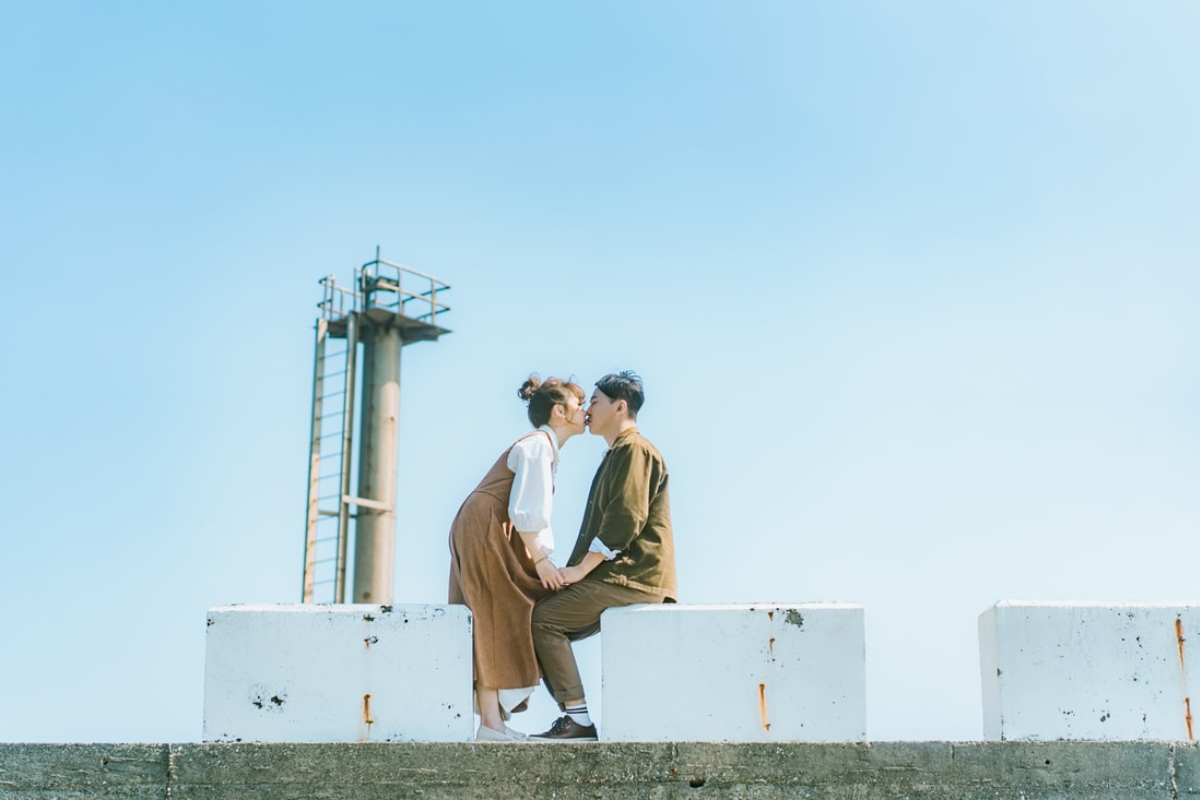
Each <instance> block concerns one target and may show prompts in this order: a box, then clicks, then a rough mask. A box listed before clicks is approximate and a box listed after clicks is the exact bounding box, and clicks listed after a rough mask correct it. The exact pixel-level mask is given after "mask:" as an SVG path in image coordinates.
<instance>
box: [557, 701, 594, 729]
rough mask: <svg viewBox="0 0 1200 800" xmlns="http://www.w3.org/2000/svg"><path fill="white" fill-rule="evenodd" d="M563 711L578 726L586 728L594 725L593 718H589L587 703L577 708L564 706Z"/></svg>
mask: <svg viewBox="0 0 1200 800" xmlns="http://www.w3.org/2000/svg"><path fill="white" fill-rule="evenodd" d="M563 711H566V712H567V716H568V717H570V718H571V719H573V720H575V724H576V725H583V726H585V727H586V726H588V725H591V724H592V718H591V717H589V716H588V711H587V703H583V704H581V705H577V706H563Z"/></svg>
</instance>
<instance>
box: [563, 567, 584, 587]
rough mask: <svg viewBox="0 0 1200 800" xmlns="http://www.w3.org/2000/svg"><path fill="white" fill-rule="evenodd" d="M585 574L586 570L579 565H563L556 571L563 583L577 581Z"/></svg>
mask: <svg viewBox="0 0 1200 800" xmlns="http://www.w3.org/2000/svg"><path fill="white" fill-rule="evenodd" d="M585 575H587V571H585V570H584V569H583V568H581V567H579V566H574V567H563V568H562V569H560V570H559V571H558V576H559V579H560V580H562V582H563V583H564V584H571V583H579V582H580V581H581V580H583V578H584V576H585Z"/></svg>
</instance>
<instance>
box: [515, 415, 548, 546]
mask: <svg viewBox="0 0 1200 800" xmlns="http://www.w3.org/2000/svg"><path fill="white" fill-rule="evenodd" d="M507 463H508V468H509V469H511V470H512V471H513V475H514V478H513V485H512V491H511V492H510V493H509V495H508V518H509V519H510V520H512V524H513V527H515V528H516V529H517V530H518V531H523V532H526V533H536V532H539V531H542V530H544V529H546V528H549V527H550V512H551V510H552V508H553V502H554V448H553V446H552V445H551V444H550V442H548V441H547V440H546V437H544V436H530V437H529V438H527V439H522V440H521V441H519V442H517V443H516V444H515V445H513V448H512V451H511V452H510V453H509V454H508V462H507Z"/></svg>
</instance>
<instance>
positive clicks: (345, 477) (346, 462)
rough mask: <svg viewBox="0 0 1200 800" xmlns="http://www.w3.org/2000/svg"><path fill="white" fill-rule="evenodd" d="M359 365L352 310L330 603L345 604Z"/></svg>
mask: <svg viewBox="0 0 1200 800" xmlns="http://www.w3.org/2000/svg"><path fill="white" fill-rule="evenodd" d="M357 365H358V313H357V312H355V311H351V312H350V315H349V316H348V317H347V318H346V387H345V393H344V394H343V395H342V476H341V486H340V487H339V490H338V491H339V493H340V494H341V498H340V499H339V501H338V533H337V537H338V538H337V578H336V580H335V582H334V589H333V602H335V603H344V602H346V546H347V542H348V541H349V539H350V504H349V503H347V502H346V496H347V495H349V494H350V452H351V450H352V449H353V447H354V388H355V386H354V384H355V371H356V370H355V368H356V367H357Z"/></svg>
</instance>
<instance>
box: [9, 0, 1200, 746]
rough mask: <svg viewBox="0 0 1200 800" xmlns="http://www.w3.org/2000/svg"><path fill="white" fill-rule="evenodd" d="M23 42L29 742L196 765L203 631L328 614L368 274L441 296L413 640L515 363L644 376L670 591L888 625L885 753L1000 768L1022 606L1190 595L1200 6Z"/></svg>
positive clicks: (566, 461) (333, 20)
mask: <svg viewBox="0 0 1200 800" xmlns="http://www.w3.org/2000/svg"><path fill="white" fill-rule="evenodd" d="M0 15H2V23H0V108H2V109H3V117H4V119H5V120H6V122H5V124H4V125H2V126H0V152H2V153H3V154H4V155H3V157H0V265H2V267H3V276H4V279H5V284H6V286H7V292H8V302H7V303H6V306H7V313H6V319H7V320H8V323H9V330H10V332H11V337H10V341H9V346H8V347H7V348H6V351H5V358H4V376H5V377H4V379H3V380H4V391H3V392H0V404H2V410H3V413H4V419H5V420H6V423H7V424H6V425H5V434H4V436H3V443H4V450H5V453H6V457H5V458H4V459H2V460H0V492H3V495H2V497H0V500H2V502H3V508H4V509H5V510H4V513H3V516H2V517H0V520H2V521H0V541H3V543H4V545H5V547H4V560H3V563H4V564H5V567H6V568H5V570H4V574H5V577H4V580H3V581H0V608H2V609H3V613H2V614H0V641H3V642H4V653H5V655H6V657H5V658H3V659H0V740H6V741H23V740H24V741H75V740H95V741H119V740H127V741H128V740H133V741H138V740H141V741H188V740H195V739H198V738H199V736H200V724H201V709H202V705H201V704H202V688H203V654H204V649H203V648H204V624H203V620H204V612H205V610H206V609H207V608H209V607H211V606H214V605H218V604H222V603H232V602H292V601H295V600H296V599H298V592H299V584H300V566H301V556H302V544H303V528H302V524H301V523H302V512H303V505H304V500H305V494H304V493H305V468H306V448H307V417H308V414H309V382H310V380H311V357H312V353H311V346H312V341H311V326H312V322H313V318H314V312H315V309H314V305H315V303H316V302H317V301H318V300H319V297H320V293H319V287H318V285H317V283H316V281H317V279H318V278H319V277H321V276H323V275H326V274H331V273H332V274H336V275H337V276H338V277H339V279H340V280H342V281H349V279H350V277H351V274H352V270H353V268H354V266H356V265H358V264H361V263H363V262H365V261H367V260H369V259H370V258H371V257H372V255H373V253H374V248H375V246H376V245H380V246H381V247H382V251H383V255H384V257H385V258H390V259H391V260H395V261H399V262H401V263H404V264H407V265H410V266H412V267H414V268H416V269H419V270H422V271H425V272H429V273H432V274H434V275H437V276H438V277H440V278H442V279H444V280H446V281H447V282H449V283H450V284H451V285H452V286H453V287H454V288H453V290H452V292H451V293H450V295H449V297H448V299H449V301H450V302H451V305H452V306H453V309H454V310H453V312H452V314H451V315H450V316H449V317H447V320H446V323H447V325H448V326H449V327H450V328H452V329H453V331H454V333H453V334H452V335H451V336H448V337H445V338H444V339H443V340H442V341H440V342H438V343H436V344H418V345H414V346H412V347H408V348H405V351H404V357H403V367H402V376H403V378H402V400H401V409H402V410H401V432H400V447H401V453H402V464H401V470H400V488H399V499H400V506H401V508H400V512H399V520H398V537H399V545H398V553H399V555H398V563H397V591H396V599H397V601H399V602H440V601H441V600H443V599H444V593H445V572H446V570H447V564H448V554H447V551H446V533H447V529H448V527H449V523H450V520H451V518H452V517H453V514H454V512H455V510H456V509H457V507H458V504H459V503H460V502H461V500H462V498H463V497H464V496H465V494H466V493H467V492H468V491H469V490H470V489H471V488H472V487H473V486H474V484H475V482H476V481H477V480H478V479H479V477H480V476H482V474H483V473H484V472H485V471H486V469H487V468H488V467H489V466H490V465H491V463H492V462H493V460H494V459H495V457H496V456H497V455H498V453H499V452H500V451H501V450H503V448H504V447H505V446H507V445H508V443H509V442H510V441H511V440H512V439H514V438H515V437H516V436H518V435H519V434H521V433H522V431H523V430H524V429H525V426H526V423H525V420H524V412H523V408H522V407H521V404H520V403H519V401H518V400H517V398H516V396H515V390H516V388H517V386H518V385H519V384H520V382H521V380H522V379H523V378H524V377H525V375H527V374H528V373H529V372H531V371H537V372H540V373H541V374H542V375H543V376H546V375H569V374H574V375H576V376H578V377H579V378H580V380H581V381H583V382H585V383H586V384H588V385H590V383H591V382H592V381H594V380H595V379H596V378H597V377H599V376H600V375H602V374H604V373H605V372H608V371H611V370H614V369H626V368H632V369H636V370H637V371H639V372H640V373H641V374H642V376H643V377H644V378H645V381H646V388H647V396H648V400H647V404H646V407H645V409H644V411H643V413H642V429H643V431H644V432H645V433H646V434H647V435H648V436H649V437H650V438H651V440H653V441H654V442H655V443H656V444H657V445H658V447H659V448H660V449H661V451H662V452H663V454H664V455H665V457H666V459H667V463H668V465H669V467H670V469H671V472H672V493H673V497H672V501H673V508H674V516H675V528H676V532H677V536H678V552H679V569H680V590H681V594H682V599H683V600H684V601H692V602H710V603H711V602H762V601H781V602H787V601H791V602H796V601H808V600H847V601H854V602H858V603H861V604H863V605H864V606H865V607H866V610H867V637H868V638H867V652H868V667H867V669H868V675H867V678H868V714H869V720H868V734H869V737H870V738H872V739H970V738H978V737H979V736H980V735H981V723H980V710H979V702H980V701H979V677H978V653H977V641H976V629H975V625H976V618H977V616H978V614H979V613H981V612H982V611H983V610H984V609H985V608H986V607H988V606H989V605H990V604H991V603H993V602H995V601H996V600H998V599H1001V598H1045V599H1064V598H1080V599H1106V598H1111V599H1128V600H1137V599H1154V600H1172V599H1181V600H1183V599H1188V598H1190V599H1192V600H1196V599H1197V598H1196V597H1195V585H1196V582H1195V577H1196V563H1197V555H1198V545H1197V541H1200V537H1198V535H1197V534H1198V533H1200V491H1198V488H1197V487H1198V486H1200V422H1198V420H1200V415H1198V414H1197V410H1198V409H1200V367H1198V359H1197V353H1198V352H1200V315H1198V314H1197V312H1196V309H1197V307H1198V304H1200V302H1198V301H1200V269H1197V264H1198V256H1200V233H1198V232H1197V231H1198V230H1200V228H1198V226H1197V225H1196V224H1195V221H1194V218H1195V209H1196V201H1197V188H1196V187H1197V186H1200V155H1198V149H1197V147H1196V145H1195V143H1196V142H1197V141H1200V112H1198V111H1197V109H1200V104H1198V102H1197V101H1198V100H1200V96H1198V95H1200V89H1198V88H1197V87H1198V86H1200V53H1198V51H1197V49H1196V47H1195V45H1194V42H1195V31H1196V30H1197V25H1198V23H1200V10H1198V9H1197V7H1196V5H1195V4H1193V3H1188V2H1164V3H1157V4H1151V5H1146V4H1134V3H1117V2H1105V3H1083V2H1063V3H1054V4H1041V3H1006V4H989V5H979V4H976V5H973V6H963V4H958V3H949V2H932V1H931V2H912V3H905V4H894V3H883V2H862V3H857V4H817V3H808V2H789V3H765V2H750V3H738V4H733V3H729V4H723V3H704V2H688V3H683V2H656V3H629V2H615V3H606V4H603V5H596V4H558V3H519V4H505V5H497V4H484V3H463V2H458V3H456V2H447V3H439V4H414V3H396V4H371V3H363V4H355V5H352V6H347V5H345V4H342V5H336V6H335V5H333V4H321V3H286V4H284V3H258V4H253V5H246V4H233V3H207V4H203V5H199V4H192V5H162V4H141V3H125V4H121V5H119V6H117V7H103V6H94V5H89V4H83V3H39V4H15V3H10V4H7V5H5V6H4V7H3V9H2V10H0ZM602 450H603V443H602V442H600V441H599V440H597V439H594V438H585V439H576V440H573V441H572V442H571V443H570V444H569V445H568V446H567V448H566V449H565V450H564V452H563V464H562V467H561V471H560V473H559V481H558V492H557V495H556V508H555V527H556V530H558V531H559V535H560V537H562V536H566V537H568V538H569V537H570V535H571V533H572V531H573V530H574V529H575V528H576V526H577V524H578V520H579V517H580V513H581V510H582V505H583V503H584V500H585V494H586V489H587V484H588V481H589V479H590V476H591V474H592V472H593V470H594V469H595V467H596V465H597V463H598V461H599V459H600V456H601V454H602ZM595 655H596V651H595V647H594V646H593V647H591V648H590V649H588V650H587V651H586V652H585V660H586V661H588V662H589V663H591V664H594V662H595ZM589 669H592V667H589ZM589 680H590V681H591V685H593V686H596V684H597V682H598V680H597V676H595V675H594V674H591V676H590V678H589ZM593 692H594V693H596V690H593ZM544 712H545V709H541V710H537V709H535V711H534V712H531V714H530V715H528V716H529V717H531V718H532V717H535V716H537V715H539V714H540V715H542V716H537V720H530V721H529V722H527V723H526V724H525V727H526V728H533V727H537V725H536V722H537V721H538V720H542V719H543V718H544V716H545V713H544ZM601 713H602V711H601Z"/></svg>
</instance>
